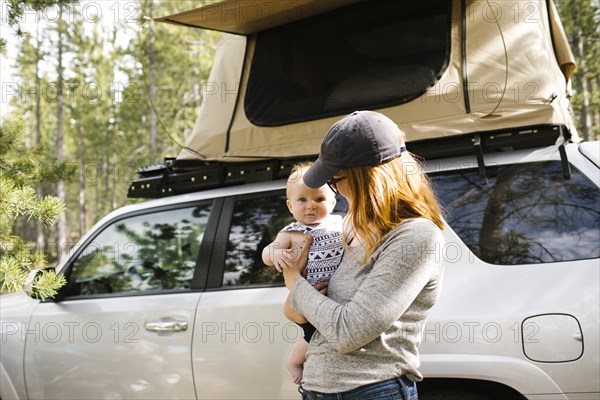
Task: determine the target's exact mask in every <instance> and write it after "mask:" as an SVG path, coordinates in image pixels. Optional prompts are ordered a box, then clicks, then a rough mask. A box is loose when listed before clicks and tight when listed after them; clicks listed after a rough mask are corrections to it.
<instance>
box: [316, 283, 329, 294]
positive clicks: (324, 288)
mask: <svg viewBox="0 0 600 400" xmlns="http://www.w3.org/2000/svg"><path fill="white" fill-rule="evenodd" d="M328 286H329V282H317V283H315V284H314V285H313V287H314V288H315V289H317V290H318V291H319V292H320V293H321V294H322V295H323V296H327V287H328Z"/></svg>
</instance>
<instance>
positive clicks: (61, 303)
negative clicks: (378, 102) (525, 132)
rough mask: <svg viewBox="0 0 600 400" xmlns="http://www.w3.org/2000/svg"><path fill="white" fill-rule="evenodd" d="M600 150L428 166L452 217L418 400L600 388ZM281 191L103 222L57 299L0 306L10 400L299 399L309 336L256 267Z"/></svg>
mask: <svg viewBox="0 0 600 400" xmlns="http://www.w3.org/2000/svg"><path fill="white" fill-rule="evenodd" d="M409 146H410V143H409ZM414 147H415V148H417V149H418V144H416V143H415V145H414ZM599 153H600V143H598V142H591V143H584V144H581V145H575V144H569V145H566V146H563V147H562V150H561V146H556V145H551V146H546V147H541V148H524V149H520V150H511V151H503V152H494V153H489V154H485V165H484V167H483V169H482V168H480V164H478V162H477V159H476V157H475V156H470V155H469V156H460V157H452V158H448V157H446V158H437V159H434V160H432V161H430V162H428V164H427V169H428V171H429V174H430V176H431V178H432V180H433V182H434V184H435V188H436V191H437V194H438V196H439V198H440V200H441V202H442V204H443V206H444V210H445V216H446V220H447V222H448V224H449V227H448V228H447V229H446V230H445V236H446V243H447V244H446V246H445V247H444V249H443V251H442V252H441V254H443V256H444V258H445V261H446V264H447V266H446V275H445V278H444V286H443V291H442V295H441V298H440V299H439V301H438V303H437V305H436V306H435V307H434V309H433V311H432V313H431V316H430V318H429V322H428V324H427V327H426V329H425V336H424V342H423V345H422V346H421V360H422V366H421V370H422V372H423V374H424V375H425V380H424V381H423V382H422V383H420V384H419V391H420V398H422V399H498V400H500V399H501V400H508V399H523V398H528V399H540V398H544V399H596V398H598V396H600V388H599V385H600V384H599V378H598V377H599V376H600V368H599V359H600V357H599V354H600V349H599V347H598V346H599V340H600V337H599V334H598V333H599V326H598V325H599V320H600V316H599V307H598V304H600V299H599V292H600V287H599V286H600V276H599V257H600V240H599V238H600V237H599V236H600V190H599V186H600V176H599V175H600V172H599V171H600V169H599ZM561 154H562V156H561ZM482 181H485V182H482ZM284 185H285V181H284V180H275V181H270V182H263V183H251V184H244V185H237V186H231V187H224V188H217V189H212V190H206V191H201V192H197V193H193V194H185V195H178V196H172V197H166V198H163V199H157V200H151V201H147V202H145V203H141V204H136V205H132V206H128V207H125V208H122V209H120V210H117V211H115V212H113V213H111V214H110V215H108V216H107V217H106V218H104V219H103V220H102V221H100V222H99V223H98V224H97V225H96V226H95V227H94V228H93V229H92V230H91V231H90V232H89V233H88V234H87V235H86V236H85V237H84V238H82V240H81V242H80V243H79V244H78V245H77V246H76V247H75V249H74V250H73V251H72V254H70V255H69V256H68V257H66V259H65V260H64V261H63V262H62V263H61V265H60V266H59V267H58V269H59V270H60V271H61V272H63V273H65V275H66V276H67V280H68V284H67V285H66V286H65V287H64V288H63V290H61V292H60V294H59V296H58V298H57V299H55V300H52V301H46V302H41V301H38V300H35V299H32V298H30V297H28V296H27V295H26V294H12V295H4V296H2V297H1V298H0V302H1V310H2V313H1V327H2V342H1V345H2V351H1V359H0V360H1V368H0V379H1V380H0V383H1V385H0V397H1V398H2V399H3V400H8V399H28V398H29V399H99V398H104V399H167V398H178V399H293V398H297V397H298V394H297V392H296V388H295V386H294V385H293V384H292V382H291V379H290V377H289V376H288V374H287V372H286V369H285V361H286V358H287V355H288V353H289V351H290V349H291V345H292V344H293V343H294V342H295V341H296V340H297V339H298V338H299V337H300V335H301V332H300V331H299V330H298V328H297V326H296V325H294V324H292V323H290V322H289V321H286V320H285V318H284V317H283V315H282V303H283V301H284V299H285V297H286V294H287V289H286V288H285V287H284V286H283V284H282V279H281V275H278V274H277V273H276V271H275V270H274V269H273V268H269V267H266V266H265V265H263V264H262V261H261V249H262V248H263V247H264V246H265V245H266V244H268V243H270V242H271V241H272V240H273V238H274V237H275V235H276V233H277V231H278V229H280V227H282V226H284V225H285V224H287V223H288V222H289V221H290V218H291V216H290V215H289V212H288V210H287V208H286V207H285V193H284ZM343 208H344V203H343V201H340V202H339V204H338V209H337V210H336V212H339V213H343V212H344V209H343Z"/></svg>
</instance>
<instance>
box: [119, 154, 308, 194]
mask: <svg viewBox="0 0 600 400" xmlns="http://www.w3.org/2000/svg"><path fill="white" fill-rule="evenodd" d="M316 158H317V157H316V156H314V157H312V158H310V157H301V158H290V159H274V160H265V161H252V162H230V163H222V162H213V163H210V162H204V161H189V160H185V161H183V162H181V161H176V160H175V159H174V158H165V162H164V163H163V164H154V165H149V166H147V167H142V168H140V169H139V170H138V176H139V177H138V178H137V179H135V180H134V181H133V183H132V184H131V185H130V186H129V191H128V193H127V197H129V198H145V199H156V198H160V197H168V196H174V195H177V194H184V193H191V192H198V191H202V190H207V189H214V188H217V187H223V186H232V185H241V184H247V183H253V182H265V181H272V180H277V179H285V178H287V177H288V176H289V175H290V173H291V172H292V166H294V164H297V163H299V162H302V161H309V160H315V159H316Z"/></svg>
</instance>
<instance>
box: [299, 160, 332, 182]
mask: <svg viewBox="0 0 600 400" xmlns="http://www.w3.org/2000/svg"><path fill="white" fill-rule="evenodd" d="M339 170H340V168H339V167H336V166H333V165H329V164H326V163H324V162H323V160H322V159H321V158H318V159H317V161H315V163H314V164H313V165H312V166H311V167H310V168H309V169H308V171H306V172H305V173H304V176H303V177H302V179H303V180H304V184H305V185H306V186H308V187H309V188H313V189H317V188H320V187H321V186H323V185H324V184H326V183H327V182H329V181H330V180H331V178H333V176H334V175H335V174H336V172H338V171H339Z"/></svg>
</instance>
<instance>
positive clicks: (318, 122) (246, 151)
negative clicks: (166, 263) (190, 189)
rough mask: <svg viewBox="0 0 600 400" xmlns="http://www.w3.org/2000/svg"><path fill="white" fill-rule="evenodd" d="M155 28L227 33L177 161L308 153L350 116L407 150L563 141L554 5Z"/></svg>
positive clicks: (375, 6)
mask: <svg viewBox="0 0 600 400" xmlns="http://www.w3.org/2000/svg"><path fill="white" fill-rule="evenodd" d="M159 21H163V22H169V23H175V24H182V25H186V26H191V27H198V28H205V29H213V30H218V31H222V32H225V33H224V34H223V35H222V37H221V38H220V40H219V42H218V45H217V46H218V47H217V54H216V57H215V61H214V66H213V69H212V71H211V74H210V77H209V79H208V81H207V82H204V83H203V85H202V87H203V99H204V102H203V104H202V106H201V107H200V111H199V115H198V119H197V121H196V125H195V127H194V130H193V133H192V135H191V137H190V138H189V140H188V142H187V143H186V148H185V149H184V150H183V151H182V152H181V153H180V154H179V156H178V159H177V161H178V162H180V161H183V160H203V161H249V160H257V159H269V158H288V157H289V158H292V157H299V156H310V155H316V154H318V153H319V148H320V144H321V140H322V138H323V136H324V135H325V133H326V132H327V130H328V129H329V127H330V126H331V125H332V124H333V123H334V122H335V121H337V120H338V119H339V118H340V117H341V116H343V115H345V114H347V113H350V112H352V111H354V110H357V109H371V110H378V111H380V112H382V113H384V114H386V115H387V116H389V117H390V118H391V119H392V120H394V121H395V122H396V123H397V124H398V125H399V126H400V127H401V128H402V129H403V130H404V131H405V132H406V133H407V137H408V140H409V142H411V141H419V140H425V139H431V138H439V137H452V136H457V135H465V134H470V133H473V132H493V131H501V130H503V129H509V128H519V127H523V128H524V129H525V128H527V127H531V126H540V125H553V126H562V127H566V128H567V129H571V117H570V114H569V111H568V105H569V102H568V80H569V76H570V73H571V72H572V70H573V68H574V65H575V64H574V61H573V60H574V59H573V55H572V53H571V51H570V49H569V46H568V43H567V40H566V37H565V34H564V31H563V28H562V25H561V23H560V21H559V19H558V16H557V12H556V9H555V7H554V4H553V3H552V1H551V0H548V1H543V0H537V1H528V2H509V1H500V2H488V1H470V0H462V1H461V0H452V1H449V0H421V1H418V2H413V1H396V0H369V1H356V0H355V1H342V0H337V1H322V0H321V1H318V0H303V1H294V2H267V1H253V0H227V1H222V2H217V3H211V4H209V5H206V6H204V7H201V8H198V9H195V10H191V11H187V12H184V13H181V14H176V15H172V16H168V17H164V18H160V19H159ZM571 131H573V130H572V129H571Z"/></svg>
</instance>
